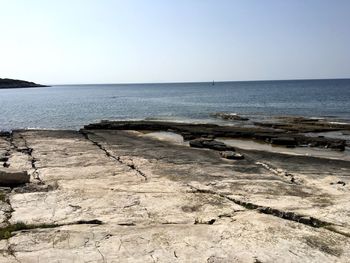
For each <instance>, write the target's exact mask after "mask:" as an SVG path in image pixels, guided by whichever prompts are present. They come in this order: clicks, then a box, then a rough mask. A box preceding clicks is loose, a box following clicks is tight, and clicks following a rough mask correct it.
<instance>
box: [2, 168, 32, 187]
mask: <svg viewBox="0 0 350 263" xmlns="http://www.w3.org/2000/svg"><path fill="white" fill-rule="evenodd" d="M29 180H30V176H29V174H28V173H27V171H19V170H13V169H0V186H11V187H14V186H19V185H23V184H25V183H29Z"/></svg>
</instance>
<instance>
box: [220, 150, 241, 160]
mask: <svg viewBox="0 0 350 263" xmlns="http://www.w3.org/2000/svg"><path fill="white" fill-rule="evenodd" d="M220 156H221V157H222V158H226V159H229V160H242V159H244V155H243V154H240V153H236V152H232V151H224V152H220Z"/></svg>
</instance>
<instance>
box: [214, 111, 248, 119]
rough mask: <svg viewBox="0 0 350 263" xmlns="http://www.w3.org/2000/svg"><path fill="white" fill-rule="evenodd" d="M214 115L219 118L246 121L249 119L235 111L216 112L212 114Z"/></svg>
mask: <svg viewBox="0 0 350 263" xmlns="http://www.w3.org/2000/svg"><path fill="white" fill-rule="evenodd" d="M213 116H214V117H217V118H221V119H223V120H229V121H232V120H233V121H248V120H249V119H248V118H247V117H242V116H239V115H237V114H236V113H226V112H218V113H215V114H213Z"/></svg>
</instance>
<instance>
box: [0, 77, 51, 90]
mask: <svg viewBox="0 0 350 263" xmlns="http://www.w3.org/2000/svg"><path fill="white" fill-rule="evenodd" d="M34 87H48V86H45V85H41V84H36V83H34V82H29V81H24V80H18V79H2V78H0V89H17V88H34Z"/></svg>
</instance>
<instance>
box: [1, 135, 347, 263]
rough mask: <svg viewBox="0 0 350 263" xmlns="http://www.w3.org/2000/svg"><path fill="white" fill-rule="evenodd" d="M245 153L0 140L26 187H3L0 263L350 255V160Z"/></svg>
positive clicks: (121, 141)
mask: <svg viewBox="0 0 350 263" xmlns="http://www.w3.org/2000/svg"><path fill="white" fill-rule="evenodd" d="M240 152H241V153H242V154H244V156H245V158H244V159H243V160H228V159H224V158H221V156H220V153H219V152H218V151H214V150H211V149H202V148H191V147H189V146H188V145H185V144H184V145H181V144H175V143H173V144H172V143H170V142H166V141H161V140H157V139H155V138H151V137H147V136H145V135H144V134H142V133H140V132H135V131H125V130H103V129H99V130H93V129H91V130H89V131H82V132H76V131H40V130H32V131H15V132H13V133H12V134H11V135H8V136H2V137H0V153H2V154H4V155H6V156H7V157H8V158H6V164H7V165H9V168H8V169H11V167H12V168H14V167H17V168H19V167H20V168H21V169H25V170H26V171H27V172H28V174H30V183H28V184H26V185H24V186H21V187H15V188H8V187H4V188H1V196H0V197H1V198H0V204H1V205H0V208H1V209H0V210H1V211H0V223H1V231H0V237H1V240H0V249H1V254H0V262H251V263H253V262H264V263H265V262H349V258H350V223H349V222H350V203H349V200H350V188H349V185H350V180H349V176H350V162H347V161H340V160H331V159H320V158H311V157H302V156H290V155H283V154H277V153H268V152H262V151H240ZM0 164H1V165H2V163H0ZM339 182H341V183H339Z"/></svg>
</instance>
